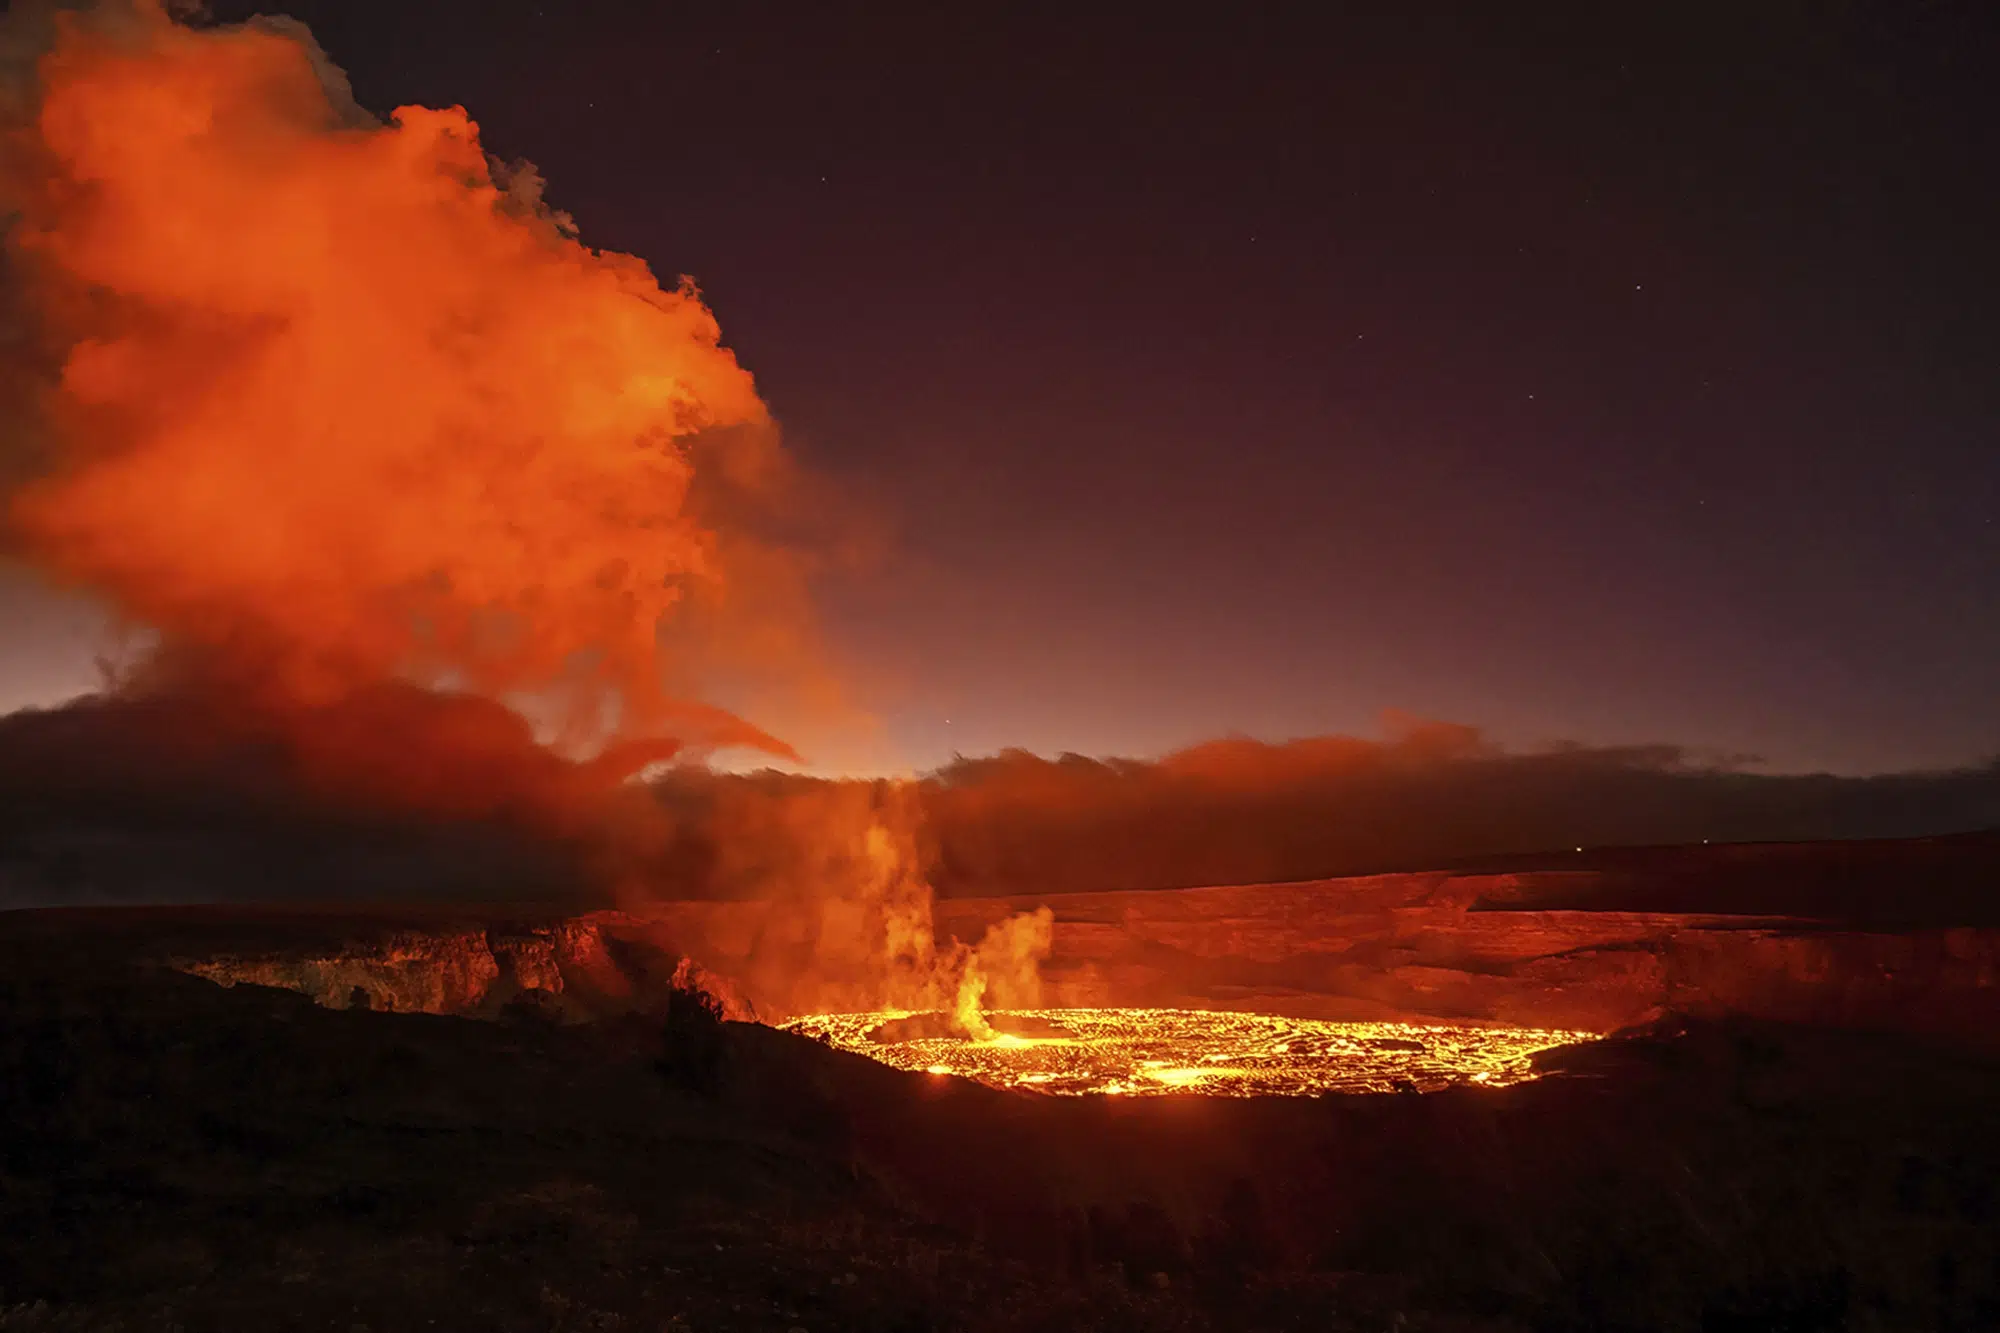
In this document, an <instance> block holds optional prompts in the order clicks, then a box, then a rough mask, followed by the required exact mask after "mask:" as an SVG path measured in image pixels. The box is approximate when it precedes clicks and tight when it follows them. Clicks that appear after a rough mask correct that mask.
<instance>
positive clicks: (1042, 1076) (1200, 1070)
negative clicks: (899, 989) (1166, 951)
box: [783, 1009, 1596, 1097]
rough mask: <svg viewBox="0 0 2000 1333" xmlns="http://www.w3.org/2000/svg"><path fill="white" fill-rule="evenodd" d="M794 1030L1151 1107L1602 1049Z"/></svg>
mask: <svg viewBox="0 0 2000 1333" xmlns="http://www.w3.org/2000/svg"><path fill="white" fill-rule="evenodd" d="M783 1026H784V1027H785V1028H786V1029H787V1030H788V1031H792V1032H799V1033H802V1034H804V1035H806V1036H810V1037H816V1038H818V1039H819V1040H821V1041H824V1042H826V1043H827V1044H828V1045H830V1046H834V1047H837V1048H838V1049H840V1050H844V1051H853V1052H856V1053H858V1054H861V1055H866V1056H870V1057H872V1058H874V1059H876V1060H880V1061H881V1062H882V1063H884V1064H887V1065H893V1066H895V1067H896V1068H898V1069H907V1070H912V1071H922V1072H929V1073H933V1074H957V1075H959V1076H961V1077H964V1078H970V1079H976V1080H977V1081H979V1082H981V1083H985V1084H988V1085H990V1086H992V1087H996V1088H1020V1089H1025V1090H1029V1091H1034V1092H1047V1093H1070V1094H1078V1093H1108V1094H1132V1095H1142V1096H1143V1095H1153V1096H1158V1095H1163V1094H1167V1093H1207V1094H1210V1095H1214V1096H1224V1097H1263V1096H1291V1097H1310V1096H1317V1095H1319V1094H1322V1093H1329V1092H1394V1091H1398V1090H1400V1089H1408V1088H1414V1089H1415V1090H1417V1091H1419V1092H1434V1091H1437V1090H1438V1089H1441V1088H1446V1087H1451V1086H1453V1085H1456V1084H1476V1085H1479V1086H1482V1087H1503V1086H1505V1085H1507V1084H1509V1083H1520V1082H1524V1081H1526V1080H1528V1079H1531V1078H1534V1077H1535V1070H1534V1066H1533V1064H1532V1062H1531V1061H1530V1059H1529V1057H1530V1056H1532V1055H1533V1054H1534V1053H1535V1052H1536V1051H1543V1050H1548V1049H1549V1048H1551V1047H1555V1046H1567V1045H1571V1044H1573V1043H1576V1042H1583V1041H1593V1040H1595V1039H1596V1035H1595V1034H1594V1033H1589V1032H1561V1031H1551V1030H1544V1029H1537V1028H1485V1027H1447V1026H1441V1025H1422V1026H1418V1025H1413V1024H1407V1023H1328V1022H1320V1021H1316V1020H1313V1019H1302V1018H1277V1017H1273V1016H1271V1015H1268V1014H1238V1013H1228V1012H1223V1011H1218V1010H1207V1009H1015V1010H993V1011H988V1012H987V1013H985V1014H984V1015H982V1021H981V1023H980V1024H979V1025H977V1026H973V1027H971V1028H970V1029H967V1028H964V1027H961V1026H958V1025H956V1024H955V1023H954V1022H953V1020H952V1019H951V1018H949V1017H947V1016H946V1015H944V1014H941V1013H939V1014H921V1015H920V1014H909V1013H903V1012H897V1011H887V1012H879V1013H868V1014H815V1015H812V1016H810V1017H807V1018H797V1019H793V1020H792V1021H791V1022H789V1023H786V1024H784V1025H783ZM968 1031H969V1032H970V1033H971V1035H967V1032H968ZM989 1034H990V1035H989Z"/></svg>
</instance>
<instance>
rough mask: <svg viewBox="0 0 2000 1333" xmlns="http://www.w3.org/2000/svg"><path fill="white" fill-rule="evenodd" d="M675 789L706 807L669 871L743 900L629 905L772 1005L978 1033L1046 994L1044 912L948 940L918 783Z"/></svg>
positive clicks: (701, 780)
mask: <svg viewBox="0 0 2000 1333" xmlns="http://www.w3.org/2000/svg"><path fill="white" fill-rule="evenodd" d="M678 785H679V786H680V787H681V789H682V794H684V795H693V796H695V798H696V799H697V800H698V801H699V802H700V804H699V808H693V807H690V806H689V805H686V804H683V805H682V809H683V811H684V812H685V813H684V817H683V818H682V819H681V821H680V827H681V830H682V832H683V835H684V836H685V837H686V838H688V840H689V841H690V842H693V843H698V844H699V851H698V854H697V855H696V856H695V857H694V858H693V860H694V862H695V863H694V864H684V865H682V866H681V867H680V868H679V873H678V874H670V875H667V876H662V877H660V879H661V880H665V881H666V882H668V883H673V884H677V885H678V886H679V887H680V888H681V890H682V891H687V890H688V889H690V888H692V889H694V890H695V891H696V892H699V893H700V894H702V895H703V896H709V897H726V898H730V899H735V900H737V901H736V902H735V903H733V904H732V905H731V906H730V907H727V908H721V909H718V908H717V907H715V906H714V905H713V904H707V905H703V906H702V907H699V908H683V909H681V910H676V908H675V907H674V906H673V905H667V906H664V907H662V906H661V905H660V904H658V903H655V902H653V901H650V900H649V899H648V898H647V897H646V896H645V895H644V893H643V892H642V893H641V894H639V895H636V896H633V897H631V898H628V900H627V903H626V905H627V906H629V907H632V908H634V909H636V910H638V911H639V912H641V913H643V914H647V915H650V916H652V917H653V918H654V919H655V920H656V921H658V922H659V923H660V925H661V927H662V929H663V931H664V932H665V933H666V934H667V936H668V937H669V938H672V939H674V940H676V941H687V940H692V941H694V942H695V943H696V946H697V949H698V952H699V954H700V957H701V959H702V961H703V962H704V963H706V964H708V965H709V966H711V967H715V968H718V969H720V970H721V971H723V972H724V973H726V974H727V975H729V976H730V977H731V978H732V979H733V980H735V981H736V983H737V984H738V987H739V989H740V991H741V993H742V994H744V995H745V996H747V997H748V998H749V999H750V1000H751V1001H752V1002H753V1004H754V1005H755V1006H756V1007H757V1008H758V1009H759V1010H760V1011H761V1012H764V1013H767V1014H800V1013H815V1012H817V1013H827V1012H854V1011H860V1010H876V1009H884V1008H895V1009H912V1010H918V1009H921V1010H931V1009H941V1010H945V1011H948V1012H951V1013H953V1014H954V1015H955V1017H956V1019H957V1021H958V1023H959V1024H960V1025H961V1026H962V1027H964V1028H966V1029H969V1030H971V1031H973V1032H975V1033H977V1032H981V1031H982V1030H983V1023H984V1020H983V1019H981V1017H980V1013H981V1011H982V1010H983V1009H989V1008H1024V1007H1025V1008H1032V1007H1034V1006H1035V1005H1037V1004H1038V1003H1039V1002H1040V1000H1041V976H1040V964H1041V961H1042V960H1043V959H1044V958H1045V957H1047V956H1048V953H1049V948H1050V944H1051V941H1052V924H1053V921H1052V916H1051V914H1050V913H1049V911H1048V909H1046V908H1042V909H1040V910H1037V911H1034V912H1028V913H1023V914H1021V915H1017V916H1014V917H1011V918H1009V919H1007V920H1004V921H1000V922H998V923H996V924H994V925H993V926H992V927H991V928H990V929H988V930H987V931H986V933H985V934H984V935H983V936H982V937H981V938H980V939H979V940H978V941H977V942H976V943H966V942H963V941H960V940H957V939H955V938H954V939H950V940H948V941H946V942H944V943H940V942H939V940H938V937H937V930H936V923H935V921H934V918H933V913H932V907H933V900H932V892H931V885H930V881H929V878H928V876H927V874H926V871H927V869H928V867H929V865H930V864H931V861H932V859H933V857H934V850H933V849H932V848H931V847H930V846H929V845H928V842H929V839H928V837H927V835H926V833H925V824H924V811H923V805H922V800H921V794H922V793H921V789H920V787H919V786H918V784H916V783H914V782H890V781H874V782H863V781H848V782H824V781H814V780H808V779H791V778H787V777H785V776H783V775H779V774H759V775H747V776H740V777H723V778H719V779H717V778H713V777H706V776H703V775H699V774H684V775H682V778H681V782H680V783H679V784H678ZM668 799H672V798H671V797H669V798H668ZM654 882H655V883H657V882H659V880H655V881H654Z"/></svg>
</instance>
